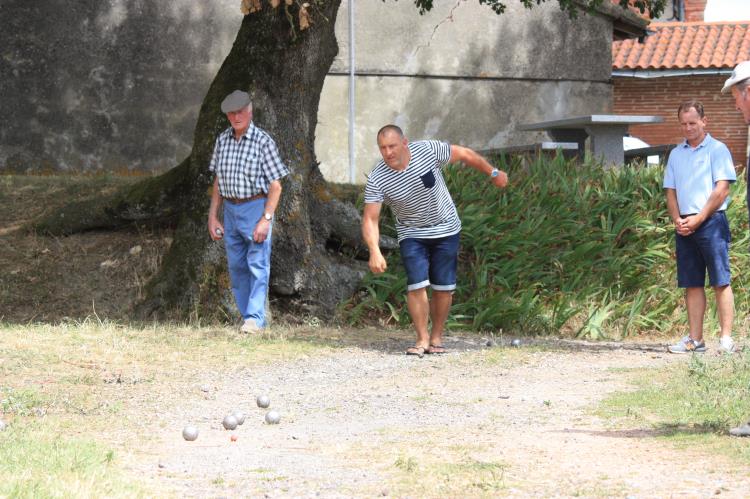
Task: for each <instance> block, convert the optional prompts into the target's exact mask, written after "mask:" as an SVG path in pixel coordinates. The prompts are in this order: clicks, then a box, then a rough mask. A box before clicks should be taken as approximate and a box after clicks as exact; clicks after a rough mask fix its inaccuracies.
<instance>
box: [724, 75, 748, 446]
mask: <svg viewBox="0 0 750 499" xmlns="http://www.w3.org/2000/svg"><path fill="white" fill-rule="evenodd" d="M730 91H731V92H732V97H734V105H735V107H736V108H737V110H738V111H739V112H741V113H742V117H743V118H744V119H745V123H746V124H747V125H750V61H744V62H741V63H739V64H737V67H735V68H734V71H732V76H730V77H729V78H728V79H727V81H726V82H725V83H724V87H723V88H722V89H721V93H723V94H725V93H727V92H730ZM745 176H746V178H748V176H750V160H749V161H748V164H747V168H745ZM746 196H747V199H748V201H749V202H748V210H750V190H748V192H747V194H746ZM729 434H730V435H732V436H735V437H750V421H748V422H747V423H745V424H743V425H741V426H738V427H736V428H732V429H731V430H729Z"/></svg>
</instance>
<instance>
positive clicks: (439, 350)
mask: <svg viewBox="0 0 750 499" xmlns="http://www.w3.org/2000/svg"><path fill="white" fill-rule="evenodd" d="M425 353H428V354H435V355H442V354H444V353H448V351H447V350H446V349H445V347H444V346H443V345H430V348H428V349H427V351H426V352H425Z"/></svg>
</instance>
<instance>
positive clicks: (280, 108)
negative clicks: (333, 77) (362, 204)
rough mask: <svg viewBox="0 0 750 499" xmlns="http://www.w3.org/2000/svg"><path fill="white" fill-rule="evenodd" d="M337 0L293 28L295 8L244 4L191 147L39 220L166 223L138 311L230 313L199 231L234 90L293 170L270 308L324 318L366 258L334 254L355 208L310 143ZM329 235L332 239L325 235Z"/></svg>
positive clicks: (215, 246)
mask: <svg viewBox="0 0 750 499" xmlns="http://www.w3.org/2000/svg"><path fill="white" fill-rule="evenodd" d="M340 1H341V0H326V1H325V2H319V3H318V2H316V3H315V4H314V6H313V7H312V8H311V9H312V12H311V13H312V19H313V24H312V25H311V27H310V28H309V29H306V30H304V31H300V29H299V24H298V22H297V19H298V15H299V10H298V9H299V7H298V5H297V4H296V3H295V5H293V6H289V7H285V6H284V2H282V5H281V6H280V7H279V8H276V9H274V8H271V7H270V6H269V5H268V4H267V3H266V2H263V8H262V9H261V10H260V11H257V12H254V13H251V14H249V15H246V16H245V18H244V20H243V22H242V25H241V27H240V30H239V32H238V34H237V38H236V40H235V42H234V45H233V47H232V50H231V52H230V53H229V55H228V56H227V58H226V59H225V60H224V63H223V65H222V67H221V68H220V70H219V72H218V73H217V75H216V77H215V79H214V81H213V83H212V84H211V87H210V88H209V90H208V93H207V95H206V97H205V98H204V100H203V104H202V106H201V111H200V115H199V118H198V122H197V125H196V127H195V133H194V138H193V148H192V151H191V154H190V156H189V157H188V158H187V159H185V160H184V161H183V162H182V163H181V164H180V165H178V166H176V167H175V168H173V169H172V170H170V171H168V172H167V173H165V174H164V175H161V176H159V177H156V178H153V179H148V180H145V181H143V182H139V183H137V184H135V185H134V186H133V187H130V188H128V189H125V190H123V191H121V192H118V193H116V194H114V195H112V196H111V197H109V198H108V199H104V200H102V199H99V200H95V201H93V202H89V203H79V204H74V205H69V206H67V207H66V208H64V209H62V210H60V211H59V212H57V213H55V214H54V215H52V216H50V217H49V218H47V219H45V220H42V221H40V222H39V223H38V224H37V226H36V228H37V229H38V230H43V231H46V232H49V233H53V234H69V233H72V232H79V231H83V230H92V229H102V228H107V229H109V228H117V227H120V226H123V225H127V224H132V223H134V222H149V223H160V224H171V225H173V226H174V227H175V235H174V238H173V243H172V246H171V248H170V250H169V252H168V254H167V255H166V256H165V258H164V260H163V263H162V267H161V269H160V271H159V272H158V274H157V275H156V276H155V277H154V278H153V279H152V281H151V282H150V283H149V285H148V287H147V298H146V299H145V300H144V301H143V302H141V303H140V304H139V305H138V306H137V309H136V312H137V315H138V316H139V317H140V318H179V319H190V318H192V319H197V318H201V319H216V318H219V319H226V318H234V312H233V311H234V303H233V299H232V297H231V293H230V292H229V282H228V276H227V272H226V262H225V257H224V248H223V244H222V243H214V242H212V241H211V240H210V238H209V237H208V232H207V213H208V204H209V199H210V187H211V184H212V181H213V177H212V175H211V173H210V172H209V171H208V164H209V160H210V157H211V154H212V152H213V146H214V141H215V138H216V136H217V134H218V133H219V132H220V131H221V130H223V129H225V128H226V127H227V126H228V123H227V120H226V118H225V116H224V115H223V114H222V113H221V110H220V103H221V101H222V99H223V98H224V97H225V96H226V95H227V94H229V93H230V92H231V91H233V90H235V89H242V90H246V91H248V92H249V93H250V95H251V97H252V100H253V115H254V122H255V123H256V124H257V125H258V126H260V127H261V128H263V129H265V130H267V131H268V132H269V133H270V134H271V136H272V137H273V138H274V139H275V140H276V143H277V145H278V146H279V150H280V151H281V155H282V158H283V159H284V161H285V162H286V163H287V165H288V166H289V167H290V170H291V172H292V173H291V175H290V176H289V177H287V178H286V179H285V180H284V182H283V193H282V197H281V204H280V206H279V208H278V209H277V216H276V219H275V223H274V229H273V230H274V232H273V252H272V270H271V285H270V293H271V298H272V304H274V305H275V307H274V308H276V307H278V309H280V310H282V311H285V312H290V313H293V314H300V315H305V316H316V317H318V318H320V319H323V320H328V319H331V318H332V317H333V314H334V313H335V310H336V306H337V304H338V303H339V302H340V301H342V300H343V299H345V298H348V297H350V296H351V295H352V294H353V293H354V291H355V290H356V289H357V287H358V285H359V283H360V281H361V279H362V277H363V276H364V273H365V271H366V265H365V264H364V262H362V261H357V260H355V259H354V258H353V257H352V256H348V257H347V256H344V255H341V254H339V252H338V251H336V250H335V248H333V249H332V247H334V246H336V245H346V246H350V247H353V248H355V249H353V250H352V251H350V252H349V253H350V254H351V255H353V254H356V253H357V252H358V251H359V252H360V254H361V248H358V246H359V245H360V236H359V214H358V212H357V210H356V209H355V208H354V206H353V205H352V204H350V203H346V202H344V201H342V200H339V199H337V198H336V196H335V195H334V193H333V190H332V189H330V188H329V186H328V184H327V183H326V182H325V180H324V178H323V176H322V174H321V173H320V170H319V169H318V165H317V161H316V158H315V152H314V148H313V146H314V139H315V126H316V123H317V114H318V104H319V100H320V93H321V90H322V88H323V82H324V79H325V77H326V74H327V72H328V69H329V68H330V66H331V64H332V63H333V59H334V57H335V56H336V54H337V51H338V45H337V42H336V37H335V33H334V24H335V21H336V14H337V11H338V8H339V4H340ZM332 241H333V242H335V244H332Z"/></svg>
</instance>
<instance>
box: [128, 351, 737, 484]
mask: <svg viewBox="0 0 750 499" xmlns="http://www.w3.org/2000/svg"><path fill="white" fill-rule="evenodd" d="M484 341H485V340H474V341H472V340H471V339H467V338H455V337H454V338H448V339H447V340H446V346H448V347H449V348H450V352H449V353H448V354H445V355H426V356H425V357H424V358H422V359H419V358H416V357H413V356H406V355H403V354H402V352H403V348H402V347H404V346H406V343H403V342H402V343H403V344H398V345H396V344H394V343H393V342H390V344H385V343H384V344H382V345H379V346H375V347H373V346H372V345H370V346H368V347H365V348H362V347H355V346H346V347H343V348H341V349H336V350H333V351H332V352H326V353H324V354H321V355H312V356H309V357H306V358H302V359H298V360H295V361H292V362H283V363H281V362H279V363H274V364H270V365H266V366H263V367H261V368H253V369H248V368H239V369H238V370H237V371H235V372H233V373H230V374H224V375H219V374H216V373H203V375H202V377H201V378H200V379H196V380H195V383H192V384H190V385H185V386H182V387H177V388H176V391H177V392H180V393H185V394H187V396H181V397H179V398H177V397H170V396H169V395H166V394H165V396H163V397H159V400H158V401H153V400H150V401H149V400H144V401H140V402H139V404H137V405H140V406H141V407H143V408H145V409H146V410H144V411H143V412H142V413H141V415H140V424H141V426H142V428H143V432H144V434H145V433H148V434H149V435H152V436H154V435H156V436H155V438H148V439H145V438H143V439H141V442H140V443H139V444H138V446H139V451H138V452H134V453H133V454H132V459H131V460H130V462H129V463H128V467H129V468H130V469H131V470H132V471H134V472H136V473H138V474H140V475H141V476H143V477H144V478H145V479H146V480H147V481H149V482H150V485H151V486H152V487H156V488H157V489H161V490H167V491H171V492H172V493H173V494H175V495H177V496H183V497H321V496H322V497H351V496H357V497H374V496H399V497H421V496H426V497H439V496H487V497H489V496H509V497H529V496H534V497H550V496H556V497H571V496H578V497H633V498H636V497H707V496H712V495H715V494H721V496H722V497H747V494H748V491H750V474H748V471H747V470H745V469H741V468H740V467H739V466H738V465H736V464H732V463H731V462H729V461H727V460H725V459H724V458H723V457H721V456H716V455H711V454H709V453H708V452H706V451H703V450H702V449H695V448H679V449H678V448H677V446H675V445H674V444H672V443H670V442H668V441H666V440H663V439H658V438H655V437H656V436H657V435H656V434H655V432H654V431H653V430H651V429H649V428H648V427H645V428H631V429H613V428H611V427H608V426H607V425H606V424H605V423H604V422H603V421H602V420H600V419H599V418H598V417H596V416H594V415H593V414H592V412H591V408H592V407H593V405H594V404H595V403H596V402H598V401H599V400H601V399H602V398H604V397H605V396H607V395H608V394H610V393H613V392H615V391H620V390H627V389H629V386H628V384H627V381H626V378H627V376H624V375H623V374H622V370H623V369H630V368H649V367H658V366H661V365H664V364H665V363H669V362H684V361H685V358H684V357H679V356H668V355H666V354H663V353H662V352H663V351H664V350H663V346H662V345H644V344H640V345H635V344H630V345H627V344H626V345H612V344H602V343H597V344H586V343H580V342H556V343H555V344H554V347H553V348H542V349H536V348H534V349H528V348H525V347H522V348H517V349H513V348H508V347H507V346H497V347H492V348H488V347H486V346H485V344H484ZM618 371H619V372H618ZM206 389H208V391H203V390H206ZM261 393H265V394H268V395H269V396H270V399H271V409H275V410H277V411H279V412H280V414H281V423H280V424H278V425H267V424H265V423H264V422H263V415H264V413H265V410H263V409H259V408H258V407H256V406H255V397H256V396H257V395H258V394H261ZM154 404H156V405H154ZM149 405H151V409H150V410H148V406H149ZM167 406H169V407H170V409H169V410H156V409H157V408H159V407H161V408H162V409H164V408H165V407H167ZM234 409H240V410H242V411H244V412H245V413H246V414H247V420H246V422H245V424H244V425H242V426H240V427H238V429H237V430H235V431H233V432H229V431H226V430H224V429H223V428H222V427H221V420H222V418H223V416H224V415H225V414H226V413H228V412H230V411H232V410H234ZM150 414H161V416H157V417H156V418H152V417H149V415H150ZM188 422H191V423H193V424H195V425H197V426H198V427H199V428H200V431H201V434H200V437H199V438H198V440H197V441H195V442H186V441H184V440H183V439H182V438H181V435H180V432H181V430H182V427H183V425H185V424H187V423H188ZM154 428H158V429H160V431H158V432H154V431H153V429H154ZM231 435H236V437H237V440H236V441H231V439H230V436H231ZM122 437H123V444H125V441H124V436H122Z"/></svg>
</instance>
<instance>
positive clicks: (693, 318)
mask: <svg viewBox="0 0 750 499" xmlns="http://www.w3.org/2000/svg"><path fill="white" fill-rule="evenodd" d="M685 305H686V306H687V314H688V325H689V327H690V338H692V339H693V340H695V342H696V343H700V342H701V341H703V316H704V314H705V313H706V290H705V289H704V288H686V289H685Z"/></svg>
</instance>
